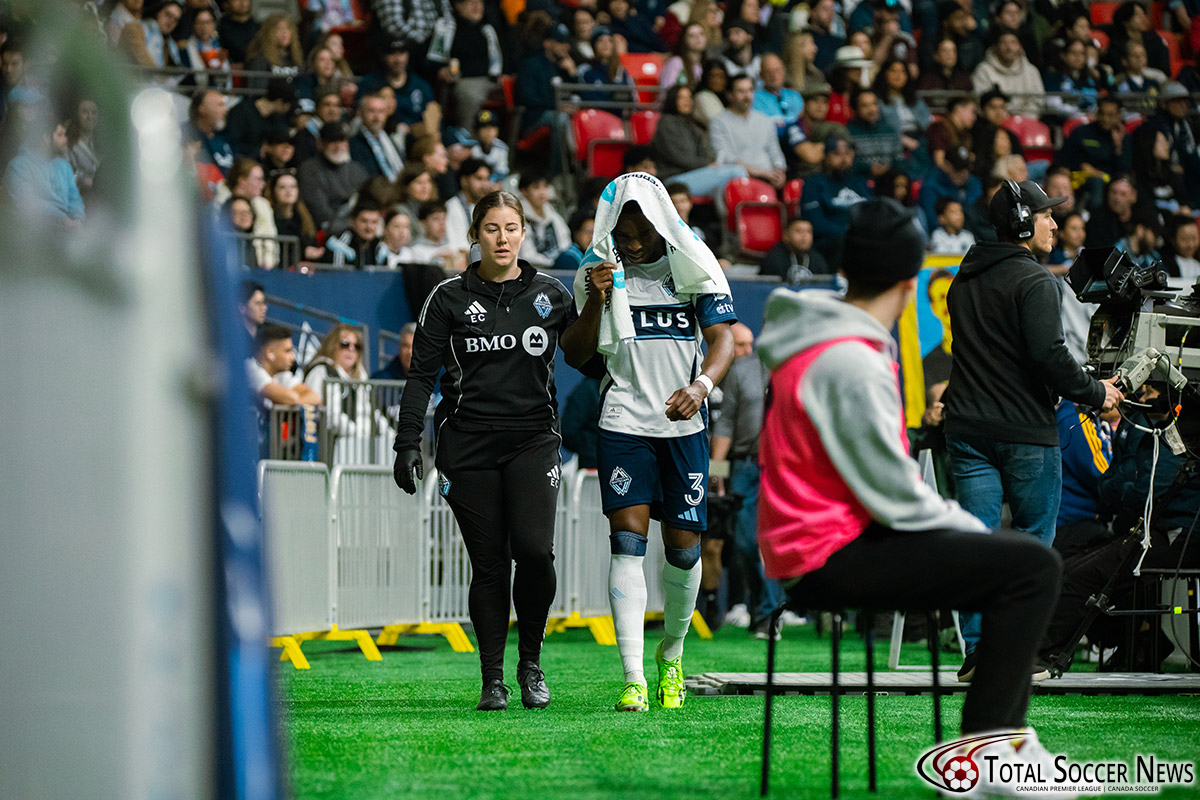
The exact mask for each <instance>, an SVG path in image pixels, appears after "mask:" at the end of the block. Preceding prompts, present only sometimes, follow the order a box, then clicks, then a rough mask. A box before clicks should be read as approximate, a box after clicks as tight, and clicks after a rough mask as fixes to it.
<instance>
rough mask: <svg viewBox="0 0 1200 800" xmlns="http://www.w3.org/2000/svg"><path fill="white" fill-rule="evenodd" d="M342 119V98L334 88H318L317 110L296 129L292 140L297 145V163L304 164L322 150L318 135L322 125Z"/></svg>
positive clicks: (338, 121)
mask: <svg viewBox="0 0 1200 800" xmlns="http://www.w3.org/2000/svg"><path fill="white" fill-rule="evenodd" d="M341 121H342V98H341V97H340V96H339V95H338V93H337V92H335V91H334V90H333V89H332V88H329V87H326V88H322V89H318V90H317V96H316V110H315V112H314V113H313V115H312V116H311V117H309V118H308V119H307V120H306V121H305V123H304V124H303V125H302V126H301V127H300V128H299V130H297V131H296V136H295V138H293V140H292V141H293V143H294V144H295V145H296V155H295V161H296V163H297V164H303V163H304V162H305V161H307V160H308V159H310V158H312V157H313V156H315V155H317V153H318V152H320V150H319V148H318V142H317V137H319V136H320V135H321V126H323V125H326V124H328V123H330V122H337V123H341Z"/></svg>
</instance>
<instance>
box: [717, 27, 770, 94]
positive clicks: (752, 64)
mask: <svg viewBox="0 0 1200 800" xmlns="http://www.w3.org/2000/svg"><path fill="white" fill-rule="evenodd" d="M721 59H722V60H723V61H724V62H725V74H726V75H728V76H729V78H730V80H732V79H733V76H735V75H749V76H750V77H751V78H753V79H754V80H758V72H759V68H760V63H761V61H760V58H759V56H758V54H756V53H755V52H754V27H753V26H752V25H751V24H750V23H748V22H746V21H745V20H740V19H735V20H734V21H733V22H731V23H729V24H728V25H726V26H725V49H724V50H722V51H721Z"/></svg>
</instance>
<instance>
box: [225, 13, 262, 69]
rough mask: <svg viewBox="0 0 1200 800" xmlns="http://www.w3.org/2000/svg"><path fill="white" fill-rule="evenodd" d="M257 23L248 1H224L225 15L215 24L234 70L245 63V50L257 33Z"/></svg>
mask: <svg viewBox="0 0 1200 800" xmlns="http://www.w3.org/2000/svg"><path fill="white" fill-rule="evenodd" d="M258 29H259V23H258V20H256V19H255V18H254V14H253V13H252V12H251V9H250V0H226V2H225V13H224V14H222V15H221V19H220V21H219V22H218V23H217V36H219V37H221V43H222V44H223V45H225V48H226V49H227V50H229V61H230V63H231V64H232V65H233V66H234V68H235V69H241V67H242V65H243V64H245V63H246V49H247V48H249V47H250V42H251V41H253V40H254V36H255V34H257V33H258Z"/></svg>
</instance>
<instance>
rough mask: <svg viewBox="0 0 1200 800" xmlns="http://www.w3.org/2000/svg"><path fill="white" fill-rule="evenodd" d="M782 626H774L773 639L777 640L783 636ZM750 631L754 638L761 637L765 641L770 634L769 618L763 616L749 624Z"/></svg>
mask: <svg viewBox="0 0 1200 800" xmlns="http://www.w3.org/2000/svg"><path fill="white" fill-rule="evenodd" d="M782 628H783V626H782V625H779V626H777V627H776V628H775V641H777V642H778V641H779V640H780V639H782V638H783V631H782V630H781V629H782ZM750 633H752V634H754V638H755V639H762V640H763V641H764V642H765V641H766V640H767V637H769V636H770V635H771V618H770V617H763V618H762V619H760V620H759V621H758V622H755V623H753V624H751V625H750Z"/></svg>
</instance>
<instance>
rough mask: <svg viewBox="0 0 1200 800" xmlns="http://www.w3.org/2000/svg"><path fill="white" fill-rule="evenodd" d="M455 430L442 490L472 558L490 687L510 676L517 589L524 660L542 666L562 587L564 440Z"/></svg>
mask: <svg viewBox="0 0 1200 800" xmlns="http://www.w3.org/2000/svg"><path fill="white" fill-rule="evenodd" d="M452 424H453V423H447V424H446V425H444V426H443V427H442V432H441V437H440V439H439V441H438V447H437V458H436V463H437V467H438V471H439V473H440V481H439V486H438V491H440V492H441V493H442V496H443V497H445V498H446V501H447V502H448V503H449V504H450V508H451V510H452V511H453V512H454V518H455V519H456V520H457V521H458V527H459V529H460V530H461V531H462V536H463V542H464V543H465V544H466V547H467V553H468V555H469V556H470V557H471V570H472V574H471V591H470V598H469V601H470V612H471V623H472V624H473V625H474V626H475V638H476V639H477V640H478V642H479V661H480V666H481V668H482V671H483V679H484V681H488V680H491V679H493V678H502V677H503V675H504V642H505V639H506V638H507V637H508V617H509V606H510V591H509V587H510V585H511V587H512V589H511V605H512V606H513V607H515V608H516V611H517V633H518V637H519V638H518V645H517V646H518V652H519V654H520V658H521V659H522V660H530V661H534V662H536V661H538V658H539V655H540V654H541V650H542V639H543V638H544V636H545V633H546V617H547V615H548V612H549V609H550V603H551V602H552V601H553V600H554V592H555V588H556V580H555V574H554V553H553V545H554V515H555V510H556V508H557V503H558V492H559V488H558V487H559V481H560V472H559V468H560V464H559V454H558V447H559V443H560V438H559V436H558V434H556V433H554V432H553V431H462V430H455V429H454V428H452V427H451V425H452ZM514 561H515V562H516V564H517V570H516V577H515V579H513V578H512V564H513V562H514Z"/></svg>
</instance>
